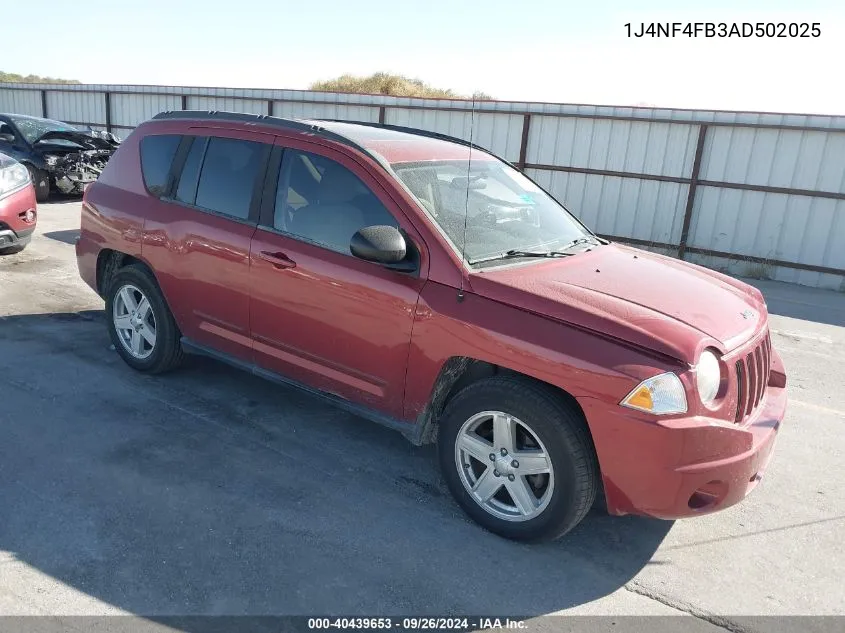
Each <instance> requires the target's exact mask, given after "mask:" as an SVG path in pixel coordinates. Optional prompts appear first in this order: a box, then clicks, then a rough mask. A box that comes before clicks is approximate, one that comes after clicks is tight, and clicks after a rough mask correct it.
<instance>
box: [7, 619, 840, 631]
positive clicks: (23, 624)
mask: <svg viewBox="0 0 845 633" xmlns="http://www.w3.org/2000/svg"><path fill="white" fill-rule="evenodd" d="M70 631H86V632H87V631H109V632H111V631H115V632H118V633H172V632H176V631H180V632H181V631H184V632H186V633H229V632H233V633H242V632H243V633H298V632H300V631H308V632H317V631H325V632H329V631H376V632H377V631H382V632H384V633H387V632H389V631H401V632H403V633H404V632H408V631H456V632H458V631H464V632H466V631H491V632H498V631H501V632H504V631H513V632H515V633H517V632H522V633H540V632H542V633H552V632H555V633H557V632H563V633H566V632H571V633H582V632H583V633H675V632H682V633H724V631H730V632H731V633H757V632H759V633H793V632H796V633H798V632H800V633H841V632H842V631H845V616H783V617H778V616H736V617H730V616H709V615H707V616H567V615H543V616H335V615H331V616H122V615H116V616H0V633H67V632H70Z"/></svg>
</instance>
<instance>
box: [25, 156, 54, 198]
mask: <svg viewBox="0 0 845 633" xmlns="http://www.w3.org/2000/svg"><path fill="white" fill-rule="evenodd" d="M26 168H27V170H28V171H29V177H30V179H31V180H32V186H33V187H35V201H36V202H47V200H48V199H49V198H50V176H48V175H47V172H46V171H44V170H43V169H38V168H37V167H33V166H32V165H29V164H27V165H26Z"/></svg>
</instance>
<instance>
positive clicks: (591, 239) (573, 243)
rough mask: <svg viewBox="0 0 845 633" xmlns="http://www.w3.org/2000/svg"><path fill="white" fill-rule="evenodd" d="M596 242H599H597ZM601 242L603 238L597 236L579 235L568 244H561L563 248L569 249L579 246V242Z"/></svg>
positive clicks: (597, 244) (596, 244)
mask: <svg viewBox="0 0 845 633" xmlns="http://www.w3.org/2000/svg"><path fill="white" fill-rule="evenodd" d="M596 242H598V243H596ZM601 243H602V240H600V239H599V238H596V237H592V236H590V237H579V238H578V239H575V240H572V241H571V242H569V244H566V245H565V246H561V249H562V250H567V249H570V248H574V247H575V246H578V245H579V244H591V245H593V246H599V245H600V244H601Z"/></svg>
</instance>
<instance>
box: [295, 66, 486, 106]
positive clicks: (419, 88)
mask: <svg viewBox="0 0 845 633" xmlns="http://www.w3.org/2000/svg"><path fill="white" fill-rule="evenodd" d="M308 89H309V90H317V91H320V92H353V93H357V94H375V95H390V96H393V97H427V98H445V99H467V98H469V97H466V96H465V95H460V94H458V93H456V92H454V91H453V90H451V89H445V88H434V87H433V86H430V85H428V84H427V83H425V82H424V81H422V80H421V79H412V78H410V77H405V76H404V75H395V74H391V73H385V72H379V73H375V74H372V75H370V76H369V77H358V76H355V75H350V74H344V75H341V76H340V77H336V78H335V79H328V80H325V81H315V82H314V83H312V84H311V85H310V86H309V87H308ZM472 98H473V99H486V100H490V99H492V98H493V97H491V96H490V95H488V94H486V93H484V92H476V93H475V94H473V95H472Z"/></svg>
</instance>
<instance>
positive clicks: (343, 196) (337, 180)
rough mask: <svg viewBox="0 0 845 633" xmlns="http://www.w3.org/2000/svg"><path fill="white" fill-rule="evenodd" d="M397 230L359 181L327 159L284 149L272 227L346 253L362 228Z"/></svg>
mask: <svg viewBox="0 0 845 633" xmlns="http://www.w3.org/2000/svg"><path fill="white" fill-rule="evenodd" d="M374 225H388V226H394V227H397V228H398V227H399V225H398V223H397V222H396V220H395V219H394V218H393V216H392V215H391V214H390V212H389V211H388V210H387V209H386V208H385V207H384V205H383V204H382V203H381V201H380V200H379V199H378V198H377V197H376V195H375V194H374V193H373V192H372V191H371V190H370V189H369V187H367V185H365V184H364V183H363V182H362V181H361V179H360V178H358V177H357V176H356V175H355V174H353V173H352V172H351V171H350V170H349V169H347V168H346V167H344V166H343V165H341V164H340V163H337V162H335V161H333V160H331V159H329V158H326V157H325V156H319V155H316V154H310V153H307V152H297V151H294V150H286V151H285V154H284V158H283V160H282V165H281V171H280V173H279V184H278V189H277V191H276V207H275V213H274V218H273V226H274V227H275V228H276V229H279V230H280V231H285V232H286V233H290V234H292V235H294V236H297V237H301V238H304V239H306V240H309V241H311V242H316V243H317V244H321V245H323V246H326V247H328V248H331V249H332V250H335V251H337V252H339V253H345V254H349V253H350V251H349V243H350V241H351V240H352V236H353V235H354V234H355V233H356V231H359V230H360V229H362V228H364V227H365V226H374Z"/></svg>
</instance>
